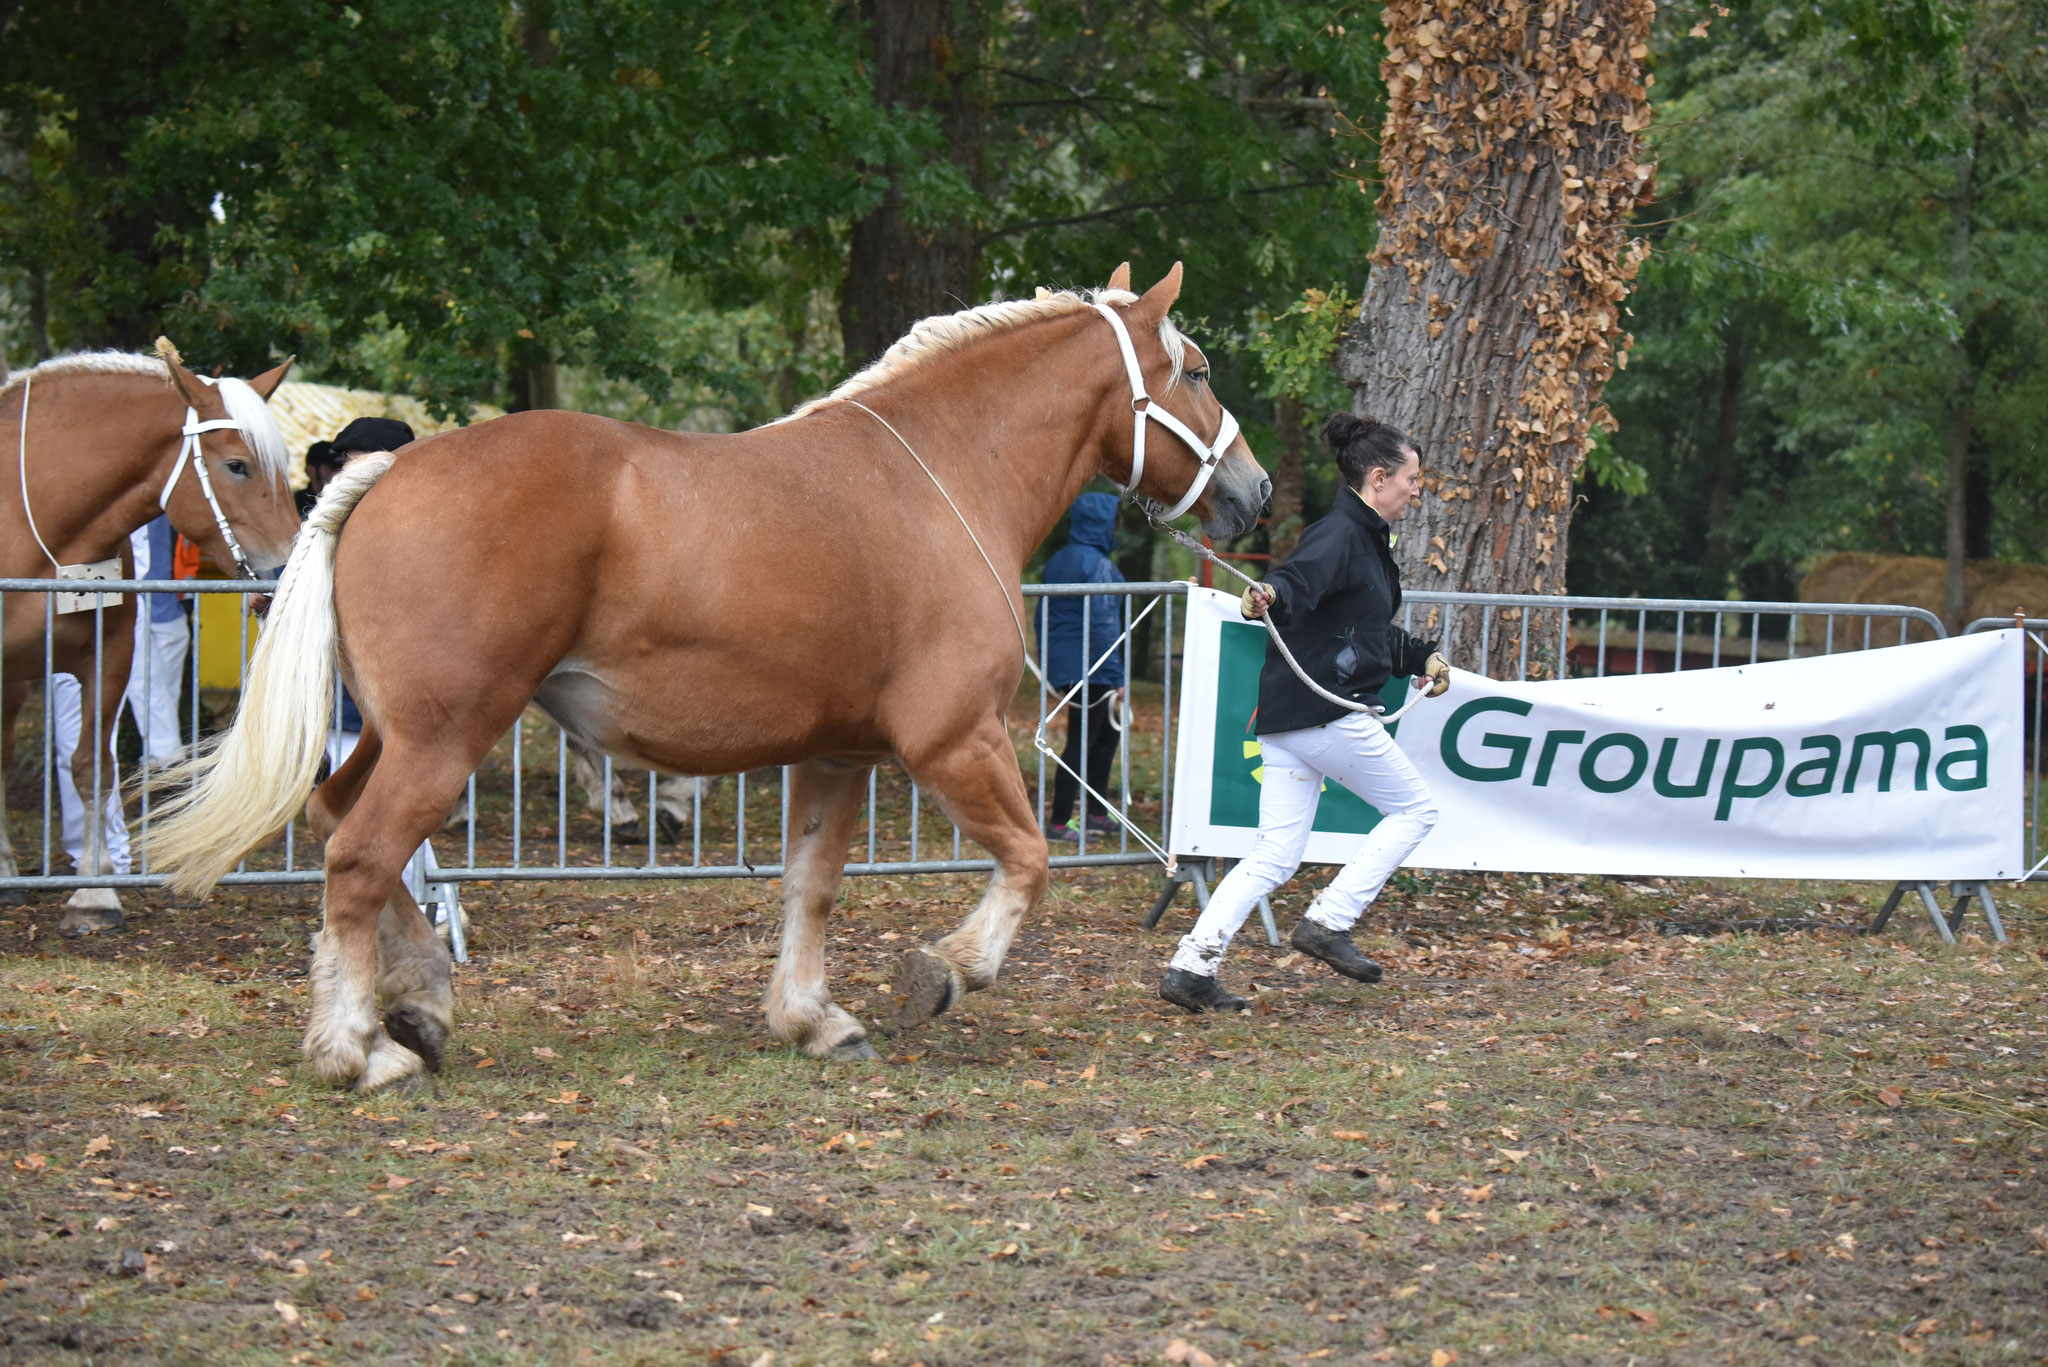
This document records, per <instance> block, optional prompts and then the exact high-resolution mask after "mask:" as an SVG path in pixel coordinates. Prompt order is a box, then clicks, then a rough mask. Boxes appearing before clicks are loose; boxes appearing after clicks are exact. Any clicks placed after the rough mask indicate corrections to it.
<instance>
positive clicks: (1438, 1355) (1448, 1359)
mask: <svg viewBox="0 0 2048 1367" xmlns="http://www.w3.org/2000/svg"><path fill="white" fill-rule="evenodd" d="M1457 1360H1458V1350H1457V1349H1455V1348H1439V1349H1437V1350H1436V1351H1435V1352H1434V1353H1431V1354H1430V1355H1429V1367H1451V1364H1452V1363H1454V1362H1456V1361H1457Z"/></svg>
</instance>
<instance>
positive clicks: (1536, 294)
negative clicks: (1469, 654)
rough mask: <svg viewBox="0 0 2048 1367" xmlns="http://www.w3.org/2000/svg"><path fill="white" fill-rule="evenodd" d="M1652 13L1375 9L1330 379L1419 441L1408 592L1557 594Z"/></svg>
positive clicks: (1613, 285) (1608, 322)
mask: <svg viewBox="0 0 2048 1367" xmlns="http://www.w3.org/2000/svg"><path fill="white" fill-rule="evenodd" d="M1653 11H1654V5H1653V4H1652V3H1651V0H1534V2H1532V0H1389V3H1388V4H1387V5H1386V6H1385V8H1384V22H1385V24H1386V40H1387V55H1386V60H1385V64H1384V67H1383V72H1384V75H1385V78H1386V84H1387V116H1386V122H1385V125H1384V129H1383V132H1382V137H1381V142H1380V154H1379V169H1380V176H1381V182H1382V188H1381V192H1380V199H1379V210H1380V231H1379V241H1378V244H1377V245H1376V246H1375V247H1374V249H1373V253H1372V256H1371V258H1370V260H1371V275H1370V277H1369V279H1368V282H1367V286H1366V291H1365V297H1364V300H1363V302H1362V304H1361V305H1360V308H1359V318H1358V325H1357V327H1356V328H1355V329H1354V330H1353V335H1352V336H1351V338H1350V339H1349V340H1348V341H1347V342H1346V344H1345V346H1344V348H1343V350H1342V351H1341V353H1340V355H1339V357H1338V371H1339V374H1340V376H1341V377H1342V378H1343V380H1344V381H1345V383H1346V384H1348V385H1349V386H1351V389H1352V391H1353V394H1354V396H1355V399H1354V405H1353V406H1354V408H1355V410H1356V411H1357V412H1360V413H1370V414H1373V415H1374V416H1376V417H1378V418H1380V419H1381V420H1383V421H1386V422H1391V423H1393V424H1395V425H1396V426H1398V427H1401V428H1403V429H1405V430H1406V431H1407V432H1408V433H1409V434H1410V435H1412V436H1413V437H1414V438H1415V440H1416V442H1417V444H1418V445H1419V446H1420V447H1421V449H1422V452H1423V457H1424V465H1425V472H1426V478H1425V493H1424V496H1423V498H1422V499H1421V500H1420V502H1419V503H1418V505H1417V506H1416V507H1415V508H1414V509H1412V510H1411V511H1410V513H1409V515H1408V518H1407V520H1406V521H1405V522H1404V523H1403V524H1402V525H1401V527H1400V529H1399V530H1400V540H1399V544H1398V548H1397V552H1396V553H1397V555H1398V556H1399V557H1400V559H1401V565H1402V571H1403V575H1404V579H1405V582H1407V583H1408V584H1409V585H1410V586H1411V587H1417V588H1439V589H1461V590H1470V591H1480V592H1511V593H1530V592H1535V593H1561V592H1563V590H1564V567H1565V546H1566V538H1567V534H1568V532H1569V529H1570V525H1571V511H1572V499H1573V479H1574V477H1575V476H1576V474H1577V473H1578V470H1579V467H1580V464H1581V463H1582V462H1583V461H1584V459H1585V456H1586V452H1587V449H1588V446H1589V445H1590V443H1591V442H1592V440H1593V439H1594V433H1595V431H1596V429H1599V428H1601V427H1604V426H1608V425H1610V424H1611V421H1612V420H1611V419H1610V418H1609V416H1608V414H1607V410H1606V409H1605V407H1604V406H1602V404H1601V402H1600V390H1601V386H1602V385H1603V384H1604V383H1605V382H1606V381H1607V379H1608V378H1609V377H1610V376H1611V375H1612V374H1613V373H1614V370H1615V368H1616V367H1617V366H1618V365H1623V364H1626V361H1627V348H1628V345H1629V341H1630V338H1629V337H1628V335H1627V334H1626V333H1625V332H1624V331H1623V329H1622V301H1623V299H1624V298H1626V297H1627V294H1628V290H1629V282H1630V281H1631V280H1632V279H1633V278H1634V277H1635V274H1636V268H1637V266H1638V264H1639V262H1640V259H1641V255H1642V250H1643V249H1642V247H1641V245H1640V244H1639V243H1638V242H1637V241H1636V240H1634V239H1632V238H1631V237H1630V235H1629V232H1628V222H1629V217H1630V214H1631V213H1632V211H1633V209H1634V208H1635V206H1636V205H1637V204H1638V203H1639V202H1642V201H1644V200H1646V199H1647V198H1648V195H1649V192H1650V187H1651V182H1652V168H1651V167H1650V166H1648V165H1645V164H1643V163H1641V162H1639V161H1638V159H1637V153H1638V148H1639V135H1640V133H1641V132H1642V130H1643V128H1644V127H1645V126H1646V125H1647V124H1648V122H1649V113H1648V92H1647V90H1646V86H1647V84H1648V81H1647V80H1646V78H1645V76H1644V74H1643V71H1642V62H1643V58H1644V57H1645V56H1646V55H1647V54H1648V51H1649V49H1648V47H1647V45H1646V39H1647V38H1648V35H1649V29H1650V21H1651V17H1652V14H1653ZM1496 620H1497V621H1499V620H1500V619H1498V618H1497V619H1496ZM1508 620H1509V623H1510V624H1511V629H1510V631H1509V632H1507V633H1505V634H1508V635H1513V636H1519V631H1518V630H1514V629H1512V623H1513V622H1514V621H1515V620H1516V619H1513V618H1510V619H1508ZM1450 625H1452V626H1453V627H1454V628H1455V627H1456V625H1457V624H1450ZM1502 634H1503V633H1500V632H1496V633H1495V639H1496V640H1498V639H1500V637H1501V635H1502ZM1547 634H1550V635H1554V628H1553V629H1552V631H1551V632H1550V633H1547ZM1454 639H1455V638H1454ZM1534 658H1538V659H1540V658H1541V652H1540V651H1539V652H1536V653H1535V656H1534Z"/></svg>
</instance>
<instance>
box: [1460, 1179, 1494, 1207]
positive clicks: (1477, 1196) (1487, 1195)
mask: <svg viewBox="0 0 2048 1367" xmlns="http://www.w3.org/2000/svg"><path fill="white" fill-rule="evenodd" d="M1458 1194H1459V1195H1461V1196H1463V1197H1464V1198H1465V1199H1466V1200H1467V1201H1470V1202H1471V1203H1472V1204H1474V1205H1478V1204H1479V1203H1480V1202H1481V1201H1491V1200H1492V1199H1493V1183H1491V1182H1488V1183H1487V1184H1486V1185H1485V1186H1483V1187H1460V1188H1459V1189H1458Z"/></svg>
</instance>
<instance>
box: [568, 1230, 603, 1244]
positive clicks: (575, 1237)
mask: <svg viewBox="0 0 2048 1367" xmlns="http://www.w3.org/2000/svg"><path fill="white" fill-rule="evenodd" d="M562 1242H563V1243H565V1244H567V1245H569V1246H570V1247H571V1248H575V1247H577V1246H578V1245H581V1244H594V1243H596V1242H597V1236H596V1235H595V1234H578V1233H577V1232H576V1231H575V1230H573V1229H565V1230H563V1231H562Z"/></svg>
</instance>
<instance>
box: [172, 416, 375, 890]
mask: <svg viewBox="0 0 2048 1367" xmlns="http://www.w3.org/2000/svg"><path fill="white" fill-rule="evenodd" d="M394 459H396V458H395V457H393V456H392V455H390V454H389V453H386V452H377V453H375V454H365V455H360V456H357V457H356V458H355V459H353V460H351V461H350V462H349V463H348V465H347V466H346V467H344V468H343V470H342V472H341V473H340V474H339V475H337V476H335V478H334V482H333V483H332V484H329V485H328V486H327V489H326V491H325V492H324V493H322V494H321V495H320V502H319V503H318V504H316V505H315V506H314V508H313V511H312V513H311V515H310V516H308V517H307V519H306V525H305V526H303V527H301V528H300V529H299V535H298V539H297V541H295V542H294V543H293V545H292V555H291V560H290V562H289V563H287V564H286V565H285V568H284V574H283V577H282V583H281V584H280V585H279V588H278V592H277V598H276V601H275V602H273V603H272V604H271V608H270V614H269V616H268V617H267V618H266V619H265V621H264V624H263V634H262V636H261V637H260V638H259V639H258V640H257V642H256V651H255V655H254V657H253V658H252V659H251V660H250V662H249V674H248V677H247V678H246V679H245V680H244V681H243V685H242V702H241V708H240V710H239V711H238V712H237V714H236V716H235V723H234V725H233V726H232V727H230V728H229V729H228V730H227V731H226V732H225V733H224V734H222V735H220V736H218V737H215V738H214V739H212V740H209V741H207V742H206V743H205V744H204V745H202V746H201V747H200V748H199V749H198V750H197V751H196V752H195V753H194V754H193V755H192V757H191V758H189V759H187V760H184V761H183V762H181V763H179V764H176V765H173V766H172V767H170V768H169V769H167V770H165V771H164V773H163V777H162V778H161V779H160V780H159V782H160V784H161V785H162V786H163V787H164V788H166V789H169V790H171V796H170V797H169V798H168V799H166V800H165V801H163V802H162V803H160V804H159V805H157V806H155V807H153V808H152V809H151V812H150V825H149V835H148V838H147V840H146V841H145V843H144V848H145V849H146V850H147V852H148V856H149V868H150V870H151V872H154V873H162V874H167V875H169V877H170V884H171V887H172V888H174V889H176V890H177V891H178V892H181V893H187V894H204V893H206V892H209V891H211V890H212V888H213V886H214V884H216V883H218V882H219V881H220V879H221V875H223V874H225V873H227V872H228V871H229V870H230V869H232V868H234V866H235V865H236V864H238V863H239V862H241V859H242V856H243V855H245V854H247V853H248V852H249V851H250V850H252V849H254V848H255V847H256V846H258V845H260V844H262V843H263V842H264V841H265V840H268V839H269V838H270V837H271V836H273V835H275V834H276V833H277V832H278V831H280V830H282V829H284V827H285V826H287V825H289V824H290V822H291V819H292V817H293V816H294V815H296V814H297V812H298V810H299V808H300V807H301V806H302V805H304V803H305V801H306V796H307V794H309V793H311V792H312V791H313V778H314V775H316V774H317V773H319V771H320V757H321V755H322V753H323V752H324V751H325V749H326V743H327V730H328V727H329V725H330V724H331V720H332V717H333V712H334V663H335V637H336V630H335V617H334V552H335V545H336V543H337V542H338V541H339V540H340V537H341V527H342V524H343V523H344V522H346V521H347V520H348V515H349V513H350V512H351V511H352V510H353V509H354V508H355V506H356V504H357V503H358V502H360V501H361V499H362V497H363V495H364V494H366V493H368V492H369V491H370V487H371V486H372V485H374V484H375V483H376V482H377V481H378V480H379V479H381V478H383V476H384V473H385V471H387V470H389V469H390V468H391V463H392V461H393V460H394Z"/></svg>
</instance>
